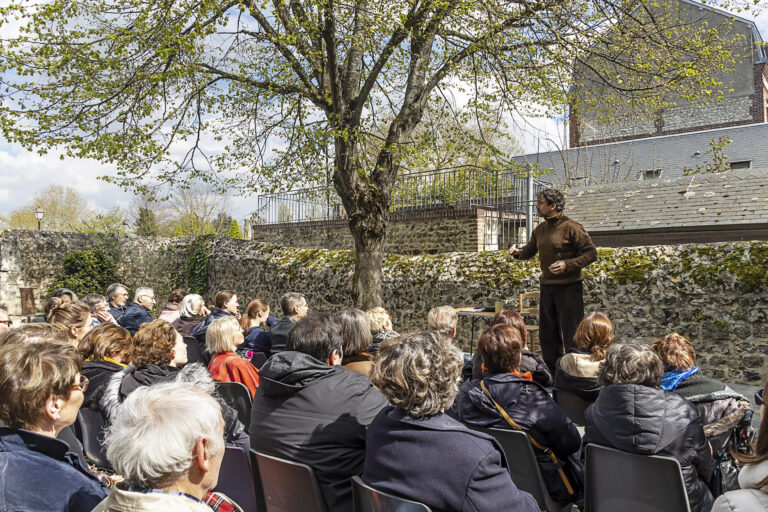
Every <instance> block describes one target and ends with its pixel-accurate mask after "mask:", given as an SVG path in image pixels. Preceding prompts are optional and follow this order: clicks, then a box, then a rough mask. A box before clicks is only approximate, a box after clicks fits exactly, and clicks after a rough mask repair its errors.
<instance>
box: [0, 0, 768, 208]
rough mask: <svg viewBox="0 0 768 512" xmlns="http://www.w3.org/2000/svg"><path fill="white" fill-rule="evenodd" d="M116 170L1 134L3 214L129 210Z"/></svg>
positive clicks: (537, 121) (766, 23)
mask: <svg viewBox="0 0 768 512" xmlns="http://www.w3.org/2000/svg"><path fill="white" fill-rule="evenodd" d="M0 3H5V2H0ZM753 19H755V20H756V23H757V26H758V28H759V30H760V32H761V34H762V35H763V37H764V38H768V10H765V11H764V12H762V13H761V14H760V15H759V16H758V17H757V18H754V17H753ZM4 28H5V27H4ZM4 31H5V30H4ZM7 36H8V34H7V33H6V34H5V37H7ZM511 125H512V126H513V128H512V131H513V135H514V136H515V137H516V138H517V139H518V141H519V142H520V144H521V146H522V147H523V150H524V153H535V152H537V151H546V150H548V149H552V148H553V146H555V145H557V146H559V147H564V144H563V140H564V133H563V132H564V126H563V124H562V120H554V119H542V118H525V117H523V116H519V115H514V116H513V118H512V123H511ZM555 141H556V143H555ZM114 172H115V169H114V167H113V166H110V165H105V164H101V163H100V162H97V161H94V160H84V159H75V158H67V157H65V158H64V159H61V152H60V151H51V152H49V153H48V154H46V155H38V154H37V153H35V152H30V151H26V150H24V149H23V148H21V147H20V146H19V145H18V144H13V143H9V142H7V141H6V140H4V139H2V137H0V215H4V214H7V213H8V212H10V211H12V210H15V209H18V208H20V207H22V206H24V205H26V204H27V203H29V202H31V201H32V200H33V198H34V196H35V194H37V193H39V192H41V191H42V190H43V189H45V188H46V187H48V186H49V185H69V186H72V187H73V188H75V189H76V190H77V191H78V192H79V193H80V194H81V195H82V196H83V197H84V198H85V199H86V200H87V201H88V202H89V204H90V205H91V207H93V208H94V209H96V210H104V211H106V210H109V209H111V208H113V207H115V206H119V207H121V208H123V209H124V210H126V211H128V210H129V208H130V205H131V201H132V199H133V194H132V193H131V192H127V191H123V190H121V189H120V188H118V187H117V186H115V185H113V184H109V183H105V182H103V181H100V180H99V179H98V177H99V176H104V175H108V174H111V173H114ZM255 203H256V196H255V194H254V195H251V196H234V195H233V196H232V197H230V198H229V200H228V201H227V205H228V212H227V213H229V214H230V215H232V216H233V217H234V218H235V219H238V220H239V221H242V220H243V219H244V218H246V217H248V216H249V215H250V213H251V212H252V211H253V210H254V209H255V207H256V204H255Z"/></svg>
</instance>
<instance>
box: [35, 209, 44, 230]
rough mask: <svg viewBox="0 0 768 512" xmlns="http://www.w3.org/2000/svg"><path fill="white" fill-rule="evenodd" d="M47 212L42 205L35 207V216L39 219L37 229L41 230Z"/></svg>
mask: <svg viewBox="0 0 768 512" xmlns="http://www.w3.org/2000/svg"><path fill="white" fill-rule="evenodd" d="M44 214H45V212H44V211H43V209H42V208H41V207H39V206H38V207H37V208H35V218H36V219H37V230H38V231H40V221H41V220H43V215H44Z"/></svg>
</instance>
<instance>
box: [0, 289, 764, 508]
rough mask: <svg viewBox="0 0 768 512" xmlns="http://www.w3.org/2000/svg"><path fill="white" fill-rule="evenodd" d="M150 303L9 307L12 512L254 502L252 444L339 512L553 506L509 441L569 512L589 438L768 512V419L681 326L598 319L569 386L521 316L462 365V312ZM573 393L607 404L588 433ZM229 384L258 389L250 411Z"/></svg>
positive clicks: (5, 472)
mask: <svg viewBox="0 0 768 512" xmlns="http://www.w3.org/2000/svg"><path fill="white" fill-rule="evenodd" d="M129 296H130V295H129V289H128V287H127V286H125V285H123V284H120V283H115V284H113V285H110V286H109V287H108V288H107V289H106V290H105V292H104V295H101V294H96V293H93V294H88V295H86V296H84V297H83V298H82V300H78V297H77V295H76V294H75V293H73V292H72V291H70V290H67V289H58V290H55V291H54V293H53V294H52V295H51V297H50V298H49V299H48V301H47V302H46V304H45V310H46V319H47V323H28V324H21V325H19V326H18V327H15V328H14V325H13V323H12V322H11V318H10V316H9V314H8V310H7V308H5V307H4V306H1V305H0V510H35V511H91V510H95V511H99V512H102V511H105V512H117V511H127V510H131V511H150V510H153V511H154V510H179V511H197V512H202V511H206V510H207V511H210V510H221V511H231V510H234V511H237V510H241V509H240V508H239V507H238V505H237V504H236V503H234V502H233V501H232V500H231V499H229V498H228V497H227V496H224V495H223V494H221V493H218V492H217V491H216V489H217V484H218V483H220V482H219V480H220V478H219V472H220V468H221V466H222V461H223V460H224V458H225V456H226V454H227V453H229V451H230V450H235V452H237V453H239V452H238V450H240V451H242V452H244V453H248V451H249V450H250V449H253V450H256V451H258V452H261V453H264V454H266V455H269V456H273V457H280V458H284V459H289V460H292V461H296V462H300V463H303V464H306V465H308V466H310V467H311V468H312V469H313V470H314V473H315V475H316V477H317V480H318V483H319V485H320V491H321V495H322V500H323V501H324V504H325V505H326V507H327V508H328V510H332V511H342V512H344V511H352V509H353V503H352V483H351V479H352V478H353V477H355V476H359V477H360V478H361V479H362V481H363V482H364V483H365V484H367V485H369V486H371V487H373V488H374V489H377V490H379V491H383V492H387V493H390V494H393V495H395V496H398V497H401V498H405V499H409V500H413V501H418V502H421V503H423V504H425V505H427V506H429V507H430V508H431V509H432V510H436V511H469V510H473V511H490V510H504V509H506V510H515V511H522V512H527V511H535V510H539V504H537V502H536V500H535V499H534V498H533V497H532V496H531V495H530V494H529V493H527V492H525V491H523V490H521V489H519V488H518V487H517V486H516V485H515V482H514V481H513V479H512V477H511V476H510V464H516V463H518V461H517V460H516V458H514V457H512V456H511V455H513V454H509V453H505V452H504V449H503V448H502V446H501V445H500V444H499V442H498V441H497V440H496V438H495V437H494V436H493V435H491V433H492V432H493V430H487V429H504V430H516V431H522V432H524V433H525V434H526V436H527V437H528V439H529V441H530V443H531V447H532V449H533V453H534V455H535V459H536V462H537V464H538V467H539V472H540V474H541V477H542V479H543V482H544V485H545V487H546V490H547V492H548V493H549V497H550V498H551V501H552V502H554V503H555V504H556V505H557V506H558V507H561V508H562V509H563V510H569V508H570V507H571V506H573V505H576V506H578V507H582V506H583V498H584V495H583V490H584V451H583V447H584V446H585V445H586V444H589V443H594V444H598V445H603V446H607V447H611V448H614V449H618V450H620V451H623V452H628V453H633V454H641V455H664V456H668V457H673V458H674V459H676V460H677V461H678V462H679V465H680V468H681V471H682V476H683V480H684V484H685V491H686V493H687V495H688V499H689V503H690V507H691V510H692V511H693V512H700V511H704V512H708V511H710V510H714V511H717V512H723V511H731V512H735V511H741V510H768V420H767V419H766V417H765V415H762V421H761V424H760V428H759V431H758V435H757V441H756V442H755V443H754V444H753V445H749V441H750V439H747V436H746V433H747V432H748V430H746V429H745V426H744V425H745V421H748V419H749V417H751V414H752V411H751V408H750V402H749V401H748V400H747V399H746V398H745V397H743V396H742V395H740V394H739V393H737V392H735V391H733V390H732V389H730V388H729V387H728V386H727V385H725V384H724V383H722V382H720V381H717V380H715V379H712V378H710V377H708V376H706V375H704V374H703V372H702V371H701V370H700V369H699V367H698V366H696V354H695V351H694V348H693V344H692V343H691V342H690V341H689V340H688V339H686V338H685V337H683V336H681V335H679V334H677V333H667V334H665V335H664V336H663V337H660V338H658V339H657V340H656V341H654V342H653V344H652V345H649V344H646V343H642V342H640V341H636V340H630V339H626V340H615V339H614V330H613V325H612V323H611V321H610V319H609V318H608V317H607V316H606V315H605V314H603V313H601V312H591V313H589V314H587V315H586V316H585V317H584V319H583V320H582V321H581V323H580V324H579V326H578V328H577V329H576V333H575V335H574V337H573V344H574V347H575V348H574V349H572V350H571V351H570V352H569V353H567V354H565V355H563V356H562V357H561V358H560V359H559V360H557V363H556V365H555V369H556V371H555V372H554V374H553V373H551V372H550V369H549V367H548V366H547V365H546V364H545V363H544V361H543V359H542V357H541V356H540V355H539V354H537V353H535V352H532V351H530V350H529V346H528V341H529V340H528V328H527V327H526V324H525V320H524V319H523V317H522V316H521V315H520V314H519V313H517V312H515V311H511V310H502V311H500V312H498V313H496V315H495V316H494V317H493V318H492V320H491V321H490V325H489V327H488V328H487V329H485V330H483V331H482V332H481V333H480V335H479V337H478V338H477V340H476V341H477V351H476V352H475V353H474V354H462V352H461V351H460V350H459V348H458V347H457V344H456V342H455V337H456V334H457V323H458V316H457V311H456V310H455V309H454V308H453V307H450V306H437V307H435V308H433V309H432V310H430V311H429V313H428V315H427V318H426V320H427V321H426V324H425V326H424V330H423V331H414V332H408V333H404V334H402V335H401V334H399V333H398V332H397V331H395V330H394V326H393V323H392V317H391V315H390V314H389V312H388V311H387V310H385V309H384V308H381V307H376V308H372V309H370V310H368V311H362V310H360V309H357V308H352V307H350V308H346V309H343V310H341V311H340V312H338V313H336V314H330V313H323V312H314V311H310V309H309V305H308V303H307V298H306V297H305V296H304V295H303V294H301V293H295V292H288V293H285V294H284V295H283V296H282V297H281V299H280V310H281V312H282V318H281V319H280V320H278V319H277V318H275V317H274V316H272V315H271V314H270V305H269V303H267V302H266V301H264V300H261V299H254V300H251V301H250V302H249V303H248V305H247V307H246V308H245V310H244V312H243V313H242V315H241V313H240V304H239V301H238V295H237V293H236V292H235V291H232V290H221V291H219V292H218V293H217V294H216V295H215V297H214V300H213V305H212V306H210V309H209V308H208V307H206V304H205V301H204V300H203V298H202V297H201V296H200V295H197V294H187V293H186V292H185V291H184V290H173V291H172V292H171V293H170V294H169V296H168V297H167V299H166V300H165V306H164V308H163V309H162V310H161V312H160V313H159V315H158V317H157V319H155V317H154V315H153V311H154V308H155V304H156V297H155V293H154V290H153V289H151V288H148V287H139V288H137V289H136V290H135V291H134V294H133V301H129V300H128V298H129ZM161 304H162V303H161ZM765 379H766V382H765V383H766V384H768V373H766V377H765ZM225 383H239V384H225ZM240 385H242V386H240ZM553 385H554V389H555V390H557V392H559V393H564V392H567V393H573V394H575V395H577V396H578V397H579V398H580V399H581V400H583V401H584V402H586V403H589V404H591V405H589V406H588V407H587V408H586V411H585V413H584V415H583V418H584V425H580V426H581V427H583V430H580V428H579V427H578V426H577V425H576V423H574V420H572V419H571V418H570V417H569V415H567V414H566V412H564V410H563V409H561V407H560V405H559V404H558V402H556V401H555V399H553V395H552V392H553V388H552V387H551V386H553ZM222 386H237V387H239V388H241V389H243V393H246V390H247V395H248V396H250V398H251V399H252V404H251V409H250V414H251V416H250V418H247V417H243V416H242V415H240V416H238V411H237V410H236V408H235V407H236V406H237V404H235V403H232V402H231V399H229V398H227V397H228V396H229V395H227V394H226V393H223V392H222V389H223V388H222ZM758 398H759V400H760V401H762V394H759V395H758ZM81 408H82V409H87V410H89V411H88V412H89V413H90V414H94V415H96V416H97V417H101V420H102V423H103V425H104V429H105V435H104V436H103V438H100V442H101V443H102V446H103V448H104V450H105V454H106V458H107V459H108V460H109V463H110V465H111V467H110V468H104V467H96V466H94V465H89V464H94V461H92V460H86V457H85V456H84V449H83V445H82V444H81V442H82V441H83V438H82V437H79V436H82V435H84V434H83V432H80V431H79V429H76V428H75V427H74V425H75V423H76V421H78V414H79V411H80V409H81ZM745 418H746V420H745ZM582 433H583V436H582ZM739 435H741V437H739ZM744 439H746V441H744ZM739 440H741V441H744V442H743V443H742V444H741V445H739V444H738V442H739ZM745 446H746V448H747V449H744V448H745ZM734 447H738V448H739V449H738V450H734ZM750 448H751V449H750ZM725 460H730V461H732V462H733V463H734V465H736V464H738V465H740V466H742V469H741V471H740V473H739V474H738V485H736V484H734V485H731V486H728V485H725V486H724V485H723V478H722V471H721V470H719V469H718V467H719V466H718V464H721V463H723V461H725ZM106 469H108V471H107V470H106ZM724 491H728V492H724Z"/></svg>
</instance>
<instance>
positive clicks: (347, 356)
mask: <svg viewBox="0 0 768 512" xmlns="http://www.w3.org/2000/svg"><path fill="white" fill-rule="evenodd" d="M338 316H339V322H341V351H342V353H343V354H344V357H343V358H342V360H341V364H342V365H343V366H344V367H345V368H347V369H349V370H354V371H356V372H360V373H362V374H363V375H365V376H368V375H370V373H371V358H372V357H373V356H372V355H371V353H370V352H368V347H370V346H371V345H372V344H373V336H372V335H371V323H370V322H369V321H368V315H366V314H365V311H361V310H359V309H357V308H347V309H344V310H342V311H341V313H339V315H338Z"/></svg>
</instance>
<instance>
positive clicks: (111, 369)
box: [80, 361, 126, 411]
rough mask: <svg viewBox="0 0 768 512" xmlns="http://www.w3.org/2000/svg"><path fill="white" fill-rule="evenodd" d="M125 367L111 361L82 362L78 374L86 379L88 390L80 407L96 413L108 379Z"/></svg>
mask: <svg viewBox="0 0 768 512" xmlns="http://www.w3.org/2000/svg"><path fill="white" fill-rule="evenodd" d="M125 367H126V366H122V365H119V364H117V363H114V362H112V361H86V362H84V363H83V369H82V370H81V372H80V373H82V374H83V375H85V376H86V377H87V378H88V389H86V390H85V400H83V405H82V406H83V407H87V408H89V409H93V410H96V411H98V410H99V409H100V402H101V397H102V395H103V394H104V390H105V389H106V387H107V385H108V384H109V381H110V379H112V377H113V376H114V375H115V374H116V373H118V372H121V371H123V369H124V368H125Z"/></svg>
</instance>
